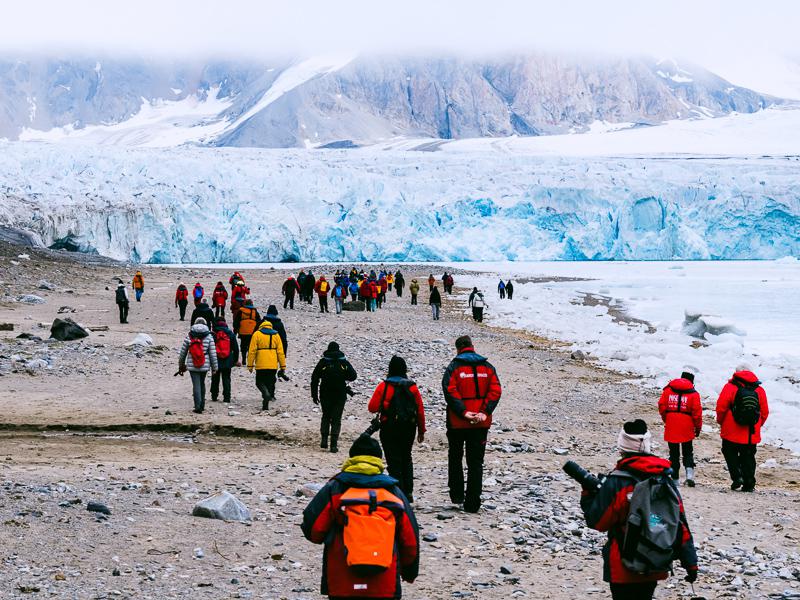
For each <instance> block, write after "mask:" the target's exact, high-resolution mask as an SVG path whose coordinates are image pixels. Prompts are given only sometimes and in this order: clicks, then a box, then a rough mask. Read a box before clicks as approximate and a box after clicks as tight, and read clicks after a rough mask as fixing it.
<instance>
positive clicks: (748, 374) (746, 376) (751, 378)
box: [731, 371, 758, 383]
mask: <svg viewBox="0 0 800 600" xmlns="http://www.w3.org/2000/svg"><path fill="white" fill-rule="evenodd" d="M733 378H735V379H741V380H742V381H746V382H747V383H755V382H756V381H758V377H756V374H755V373H753V372H752V371H736V373H734V374H733ZM733 378H732V379H731V382H733Z"/></svg>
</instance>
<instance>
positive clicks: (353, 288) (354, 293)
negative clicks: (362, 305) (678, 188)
mask: <svg viewBox="0 0 800 600" xmlns="http://www.w3.org/2000/svg"><path fill="white" fill-rule="evenodd" d="M348 290H349V292H350V300H352V301H353V302H355V301H356V300H358V281H352V280H351V281H350V286H349V288H348Z"/></svg>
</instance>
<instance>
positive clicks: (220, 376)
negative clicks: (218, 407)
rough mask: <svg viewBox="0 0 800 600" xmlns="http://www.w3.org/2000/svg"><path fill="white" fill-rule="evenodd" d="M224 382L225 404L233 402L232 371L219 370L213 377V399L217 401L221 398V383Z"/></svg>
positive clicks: (223, 395) (223, 397) (223, 396)
mask: <svg viewBox="0 0 800 600" xmlns="http://www.w3.org/2000/svg"><path fill="white" fill-rule="evenodd" d="M220 380H222V399H223V400H224V401H225V402H230V401H231V370H230V369H219V370H218V371H215V372H214V373H212V375H211V399H212V400H214V401H216V400H217V398H219V382H220Z"/></svg>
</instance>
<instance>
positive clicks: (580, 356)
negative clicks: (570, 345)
mask: <svg viewBox="0 0 800 600" xmlns="http://www.w3.org/2000/svg"><path fill="white" fill-rule="evenodd" d="M569 357H570V358H571V359H572V360H577V361H580V362H582V361H584V360H586V354H584V352H583V350H575V351H574V352H573V353H572V354H570V355H569Z"/></svg>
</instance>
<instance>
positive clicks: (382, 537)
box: [341, 488, 405, 576]
mask: <svg viewBox="0 0 800 600" xmlns="http://www.w3.org/2000/svg"><path fill="white" fill-rule="evenodd" d="M404 510H405V507H404V506H403V501H402V500H400V498H398V497H397V496H395V495H394V494H392V493H391V492H389V491H388V490H385V489H383V488H377V489H368V488H350V489H349V490H347V491H346V492H345V493H344V494H342V498H341V511H342V515H343V517H344V528H343V531H344V546H345V549H346V550H347V566H348V567H350V568H351V569H353V571H354V572H356V573H358V574H359V575H364V576H366V575H375V574H377V573H381V572H383V571H385V570H386V569H388V568H389V567H391V566H392V561H393V560H394V546H395V533H396V530H397V516H396V515H397V514H399V513H401V512H403V511H404Z"/></svg>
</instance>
